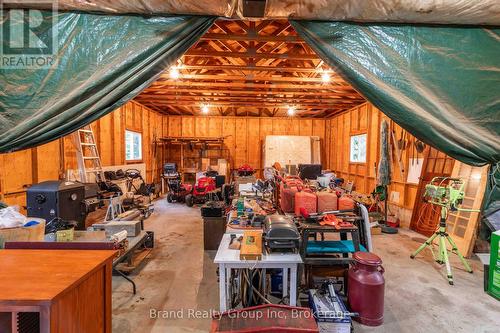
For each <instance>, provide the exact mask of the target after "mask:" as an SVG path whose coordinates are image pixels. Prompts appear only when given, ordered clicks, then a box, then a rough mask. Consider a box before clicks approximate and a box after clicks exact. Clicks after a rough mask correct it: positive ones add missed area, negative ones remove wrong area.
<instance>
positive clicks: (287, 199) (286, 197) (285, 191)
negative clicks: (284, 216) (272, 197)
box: [280, 184, 298, 213]
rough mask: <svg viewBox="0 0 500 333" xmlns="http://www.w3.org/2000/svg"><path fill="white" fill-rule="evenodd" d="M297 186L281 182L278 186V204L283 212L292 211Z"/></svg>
mask: <svg viewBox="0 0 500 333" xmlns="http://www.w3.org/2000/svg"><path fill="white" fill-rule="evenodd" d="M297 191H298V190H297V187H295V186H289V185H287V184H281V186H280V206H281V210H282V211H283V212H284V213H293V212H294V207H295V193H297Z"/></svg>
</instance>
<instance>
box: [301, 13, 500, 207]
mask: <svg viewBox="0 0 500 333" xmlns="http://www.w3.org/2000/svg"><path fill="white" fill-rule="evenodd" d="M291 23H292V25H293V27H294V28H295V30H297V32H298V33H299V35H300V36H301V37H302V38H304V39H305V40H306V42H307V43H308V44H309V45H310V46H311V47H312V48H313V49H314V51H316V53H318V55H319V56H320V57H321V58H322V59H323V60H324V61H325V62H327V63H328V64H329V65H330V66H331V67H332V68H334V69H335V70H336V71H337V72H339V73H341V74H342V75H343V76H344V77H345V79H346V80H347V81H348V82H349V83H350V84H352V85H353V86H354V87H355V88H356V89H357V90H358V91H360V92H361V93H362V94H363V95H364V96H365V97H366V98H367V99H368V100H369V101H370V102H371V103H372V104H374V105H375V106H376V107H378V108H379V109H380V110H381V111H382V112H384V113H385V114H386V115H387V116H389V117H390V118H391V119H393V120H394V121H395V122H396V123H398V124H399V125H401V126H402V127H403V128H405V129H406V130H407V131H408V132H410V133H411V134H413V135H414V136H416V137H417V138H418V139H420V140H422V141H424V142H425V143H427V144H429V145H431V146H433V147H435V148H437V149H439V150H441V151H443V152H445V153H447V154H448V155H449V156H451V157H453V158H455V159H457V160H459V161H462V162H464V163H467V164H471V165H477V166H479V165H485V164H491V165H492V168H491V170H493V172H494V173H495V174H494V175H492V176H491V177H490V179H489V181H490V182H489V189H488V192H487V194H486V197H485V198H486V203H487V205H488V208H487V211H494V210H496V209H499V208H500V201H499V200H500V197H499V195H500V187H499V186H500V172H499V171H498V163H499V161H500V35H499V33H500V29H486V28H481V27H455V26H448V27H445V26H410V25H394V24H391V25H389V24H388V25H381V24H359V23H341V22H314V21H292V22H291Z"/></svg>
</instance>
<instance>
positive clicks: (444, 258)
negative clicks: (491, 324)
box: [410, 206, 472, 285]
mask: <svg viewBox="0 0 500 333" xmlns="http://www.w3.org/2000/svg"><path fill="white" fill-rule="evenodd" d="M447 215H448V209H447V208H446V207H444V206H442V207H441V219H440V220H439V228H438V230H436V232H435V233H434V234H433V235H432V236H431V237H429V239H427V240H426V241H425V243H423V244H422V245H420V247H419V248H418V249H417V250H416V251H415V252H414V253H413V254H412V255H411V256H410V258H412V259H415V256H416V255H417V254H419V253H420V252H421V251H422V250H423V249H425V248H426V247H427V246H430V250H431V252H432V256H433V257H434V260H435V261H436V262H437V263H438V264H440V265H442V264H445V265H446V272H447V277H448V283H449V284H451V285H453V275H452V273H451V265H450V261H449V258H448V248H447V247H446V241H448V243H450V245H451V253H455V254H456V255H457V256H458V257H459V258H460V261H461V262H462V264H463V265H464V267H465V270H466V271H467V272H469V273H472V268H471V267H470V265H469V263H468V262H467V260H465V258H464V256H463V255H462V254H461V253H460V251H458V248H457V245H456V244H455V242H454V241H453V239H452V238H451V237H450V235H449V234H448V233H447V232H446V217H447ZM436 237H439V253H438V255H437V256H436V254H435V253H434V250H433V249H432V248H433V243H432V242H433V241H434V239H435V238H436Z"/></svg>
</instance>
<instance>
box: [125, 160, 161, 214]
mask: <svg viewBox="0 0 500 333" xmlns="http://www.w3.org/2000/svg"><path fill="white" fill-rule="evenodd" d="M125 177H126V185H127V191H128V193H125V194H124V195H123V200H122V206H123V209H124V210H126V211H127V210H131V209H138V210H139V211H140V212H141V213H142V215H143V216H144V218H145V219H147V218H148V217H149V216H150V215H151V213H152V212H153V211H154V206H153V204H152V203H151V195H152V194H154V192H155V188H154V184H147V183H146V182H145V180H144V178H142V175H141V172H140V171H139V170H137V169H127V170H126V171H125ZM134 182H136V183H137V182H138V183H139V187H137V185H136V183H134Z"/></svg>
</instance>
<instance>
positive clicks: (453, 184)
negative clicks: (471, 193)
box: [410, 177, 478, 285]
mask: <svg viewBox="0 0 500 333" xmlns="http://www.w3.org/2000/svg"><path fill="white" fill-rule="evenodd" d="M445 182H449V184H447V185H445V184H444V183H445ZM426 197H427V198H432V199H434V200H426V201H428V202H429V203H431V204H434V205H437V206H441V218H440V219H439V228H438V229H437V230H436V232H435V233H434V234H433V235H432V236H431V237H429V239H427V240H426V241H425V243H423V244H422V245H420V247H419V248H418V249H417V250H416V251H415V252H414V253H412V254H411V255H410V258H412V259H415V256H416V255H417V254H419V253H420V252H421V251H422V250H423V249H425V248H426V247H427V246H430V250H431V252H432V256H433V257H434V260H435V261H436V262H437V263H438V264H440V265H443V264H445V265H446V272H447V277H448V283H449V284H451V285H453V275H452V273H451V265H450V260H449V257H448V248H447V246H446V241H448V243H450V245H451V251H450V252H451V253H454V254H456V255H457V256H458V257H459V258H460V261H461V262H462V264H463V265H464V267H465V270H466V271H467V272H469V273H472V268H471V267H470V265H469V263H468V262H467V260H465V258H464V256H463V255H462V254H461V253H460V251H459V250H458V248H457V245H456V244H455V242H454V241H453V239H452V238H451V237H450V235H449V234H448V233H447V232H446V219H447V218H448V210H452V211H465V212H477V211H478V210H475V209H464V208H458V205H460V204H461V203H462V201H463V197H464V182H463V181H462V180H461V179H458V178H449V177H435V178H433V179H432V181H431V183H430V184H428V185H426V187H425V194H424V198H426ZM436 237H439V238H438V240H439V242H438V243H439V253H438V255H437V256H436V254H435V253H434V250H433V247H434V244H433V241H434V239H436Z"/></svg>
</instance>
